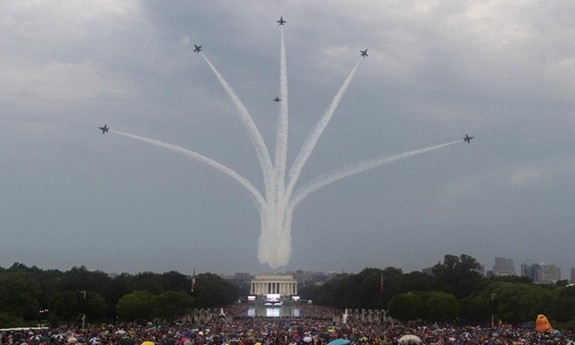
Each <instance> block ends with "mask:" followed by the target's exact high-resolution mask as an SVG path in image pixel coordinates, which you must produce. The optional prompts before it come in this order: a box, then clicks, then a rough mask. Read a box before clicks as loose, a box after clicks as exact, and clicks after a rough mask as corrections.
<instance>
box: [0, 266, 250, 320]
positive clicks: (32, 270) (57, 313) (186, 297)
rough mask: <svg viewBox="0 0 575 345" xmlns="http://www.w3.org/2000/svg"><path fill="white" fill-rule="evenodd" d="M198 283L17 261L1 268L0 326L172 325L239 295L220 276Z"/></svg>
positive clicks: (147, 274)
mask: <svg viewBox="0 0 575 345" xmlns="http://www.w3.org/2000/svg"><path fill="white" fill-rule="evenodd" d="M194 279H195V281H196V284H195V288H194V291H193V292H192V291H191V290H192V289H191V284H192V277H189V276H185V275H183V274H180V273H178V272H175V271H171V272H167V273H163V274H157V273H151V272H144V273H138V274H135V275H131V274H127V273H123V274H120V275H117V276H114V277H111V276H110V275H108V274H107V273H104V272H101V271H88V270H87V269H86V267H84V266H80V267H74V268H72V269H70V270H69V271H65V272H63V271H59V270H41V269H39V268H37V267H27V266H25V265H23V264H20V263H15V264H13V265H12V266H11V267H9V268H6V269H5V268H0V328H8V327H21V326H36V325H38V324H44V325H46V326H50V327H56V326H59V325H61V324H68V325H81V323H82V322H90V323H94V322H108V323H114V322H119V321H137V320H141V321H144V320H151V319H162V320H166V321H169V320H172V319H175V318H177V317H180V316H182V315H186V314H188V313H189V312H190V311H191V310H192V309H193V308H208V307H214V306H224V305H228V304H230V303H232V302H233V301H234V300H235V299H236V298H237V296H238V295H240V292H239V289H238V287H237V286H235V285H233V284H231V283H230V282H228V281H226V280H224V279H222V278H221V277H219V276H218V275H216V274H211V273H203V274H199V275H197V276H196V277H194Z"/></svg>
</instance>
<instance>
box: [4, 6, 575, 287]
mask: <svg viewBox="0 0 575 345" xmlns="http://www.w3.org/2000/svg"><path fill="white" fill-rule="evenodd" d="M250 4H251V6H242V5H241V4H239V3H237V4H236V3H229V2H225V1H218V0H216V1H197V2H187V1H173V2H170V3H169V5H166V4H165V3H155V2H139V1H123V2H115V1H106V0H101V1H71V0H70V1H44V2H34V3H32V4H24V3H22V2H19V1H15V0H14V1H12V0H11V1H6V2H3V3H1V4H0V10H1V12H2V13H3V15H2V17H1V18H2V19H0V25H1V27H2V29H3V30H1V31H0V36H1V37H2V39H0V42H1V43H0V44H1V45H2V48H3V49H2V50H0V66H2V70H3V71H4V73H3V76H2V78H0V87H1V90H2V92H1V93H0V111H1V113H2V116H1V117H0V118H1V119H2V120H1V123H2V125H1V126H0V131H1V135H0V143H2V146H1V147H2V154H1V155H0V157H1V158H0V166H2V168H3V169H2V170H3V173H2V174H1V175H0V176H1V177H0V186H1V188H2V190H1V191H2V194H1V195H2V201H3V202H2V206H3V207H2V208H1V210H2V211H0V212H2V213H1V214H0V219H1V220H0V228H1V229H2V244H0V266H1V267H9V266H10V265H12V264H13V263H14V262H21V263H23V264H25V265H28V266H37V267H40V268H45V269H51V268H54V269H62V270H66V269H69V268H71V267H74V266H81V265H83V266H86V267H87V269H89V270H101V271H104V272H109V273H113V272H116V273H121V272H128V273H138V272H144V271H152V272H167V271H171V270H175V271H178V272H181V273H183V274H190V273H191V272H192V270H193V269H195V270H196V272H197V273H202V272H213V273H222V274H231V273H234V272H250V273H256V272H268V271H274V269H270V268H269V266H267V265H266V264H262V263H260V262H259V261H258V248H257V244H258V237H259V235H260V214H259V213H258V210H257V209H256V207H254V203H253V200H252V199H251V198H250V196H249V193H246V191H245V189H244V188H242V187H241V186H240V185H239V184H238V183H237V182H236V181H234V180H232V179H231V178H229V177H228V176H226V175H225V174H222V173H221V172H218V171H217V170H215V169H213V168H212V167H210V166H208V165H206V164H203V163H201V162H198V161H197V160H193V159H188V158H186V157H183V156H181V155H179V154H177V153H175V152H170V151H169V150H166V149H162V148H160V147H154V146H150V145H147V144H145V143H141V142H139V141H137V140H133V139H130V138H127V137H125V136H121V135H117V133H107V134H105V135H102V133H101V131H99V130H98V129H97V127H98V126H102V125H104V124H107V125H108V126H110V131H120V132H126V133H131V134H134V135H138V136H141V137H144V138H151V139H154V140H159V141H161V142H165V143H170V144H173V145H177V146H180V147H183V148H186V149H188V150H193V151H195V152H198V153H201V154H202V155H205V156H206V157H209V158H211V159H214V160H215V161H217V162H221V163H222V164H225V165H226V166H228V167H230V168H232V169H233V170H234V171H237V172H238V173H239V174H240V175H241V176H243V177H245V178H246V179H247V180H249V181H250V182H251V183H253V184H254V187H255V188H257V189H259V190H260V191H262V190H263V189H264V184H263V180H264V179H263V178H262V170H261V169H260V165H259V162H258V157H257V155H256V152H255V150H254V148H253V146H252V144H251V142H250V137H249V135H248V133H247V132H246V130H245V129H244V127H243V125H242V123H241V121H240V120H239V117H238V115H237V106H235V105H234V104H233V102H230V99H229V98H228V95H227V94H226V92H225V91H224V90H223V89H222V86H221V85H220V83H219V82H218V80H217V78H216V77H215V76H214V74H213V72H212V71H211V70H210V67H209V66H208V64H206V61H204V59H203V58H202V57H201V55H200V54H195V53H194V52H193V49H194V43H195V44H198V45H202V47H203V48H202V53H203V54H205V56H206V57H207V58H208V59H209V60H210V61H211V63H213V65H214V66H215V68H217V70H218V71H219V72H220V73H221V74H222V76H223V78H225V80H226V81H227V82H228V83H229V85H230V87H231V88H233V90H234V91H235V92H236V93H237V95H238V97H239V99H240V100H241V102H242V103H243V104H244V105H245V107H246V108H247V110H248V111H249V113H250V114H251V116H252V117H253V120H254V123H255V125H257V127H258V129H259V131H260V132H261V134H262V137H263V141H264V142H265V144H266V145H267V147H268V149H269V151H270V152H271V153H272V157H273V153H274V150H275V144H276V138H275V134H276V129H277V127H276V125H277V124H276V122H277V119H278V109H279V107H280V106H281V102H274V101H273V99H274V98H275V97H277V96H279V95H280V26H278V25H277V23H276V21H277V20H278V19H279V18H280V16H282V17H283V19H285V20H286V21H287V23H286V24H285V26H283V29H284V35H285V48H286V60H287V84H288V90H289V141H288V143H287V145H288V146H287V166H288V167H289V166H290V165H291V164H292V162H293V161H294V159H296V155H297V152H298V151H299V150H300V147H301V145H302V144H303V143H304V140H305V138H306V137H307V136H308V134H309V133H310V132H311V131H312V130H313V128H314V126H315V125H316V123H317V121H318V120H319V119H320V118H321V116H322V114H324V113H325V112H326V109H328V107H329V106H330V103H331V102H332V100H333V98H334V96H335V95H336V93H337V92H338V90H339V88H340V87H341V86H342V84H343V83H344V81H345V79H346V77H348V75H349V74H350V72H351V71H352V69H353V68H354V66H355V65H356V63H357V61H358V59H359V58H360V55H359V52H360V50H364V49H366V48H367V49H368V54H369V56H368V57H366V58H365V59H363V60H362V61H361V64H360V65H359V66H358V68H357V71H355V75H354V76H353V80H351V82H350V85H349V87H348V89H347V91H346V93H345V95H344V96H343V97H342V99H341V103H339V105H338V107H337V109H336V111H335V112H334V114H333V118H332V119H331V122H330V123H329V125H328V126H327V127H326V129H325V132H324V133H323V134H322V136H321V138H320V139H319V141H318V143H317V146H316V147H315V150H314V151H313V152H312V154H311V156H310V157H309V160H308V162H307V163H306V165H305V167H304V168H303V170H302V173H301V179H300V181H301V184H299V185H298V186H301V185H303V184H304V183H305V182H306V181H309V180H311V179H313V178H314V177H316V176H319V175H321V174H322V173H325V172H327V171H330V170H332V169H334V168H338V167H341V166H346V165H348V164H351V163H354V162H357V161H365V160H370V159H372V158H373V157H384V156H394V155H397V154H401V153H405V152H409V151H412V150H418V149H421V148H426V147H430V146H434V145H439V144H443V143H448V142H451V141H455V140H462V137H463V135H465V134H469V135H471V136H474V137H475V139H473V140H472V141H471V143H470V144H467V143H463V142H461V143H460V144H459V143H458V144H455V145H450V146H447V147H444V148H441V149H438V150H435V151H431V152H425V153H423V154H421V155H418V156H414V157H411V158H408V159H405V160H401V161H397V162H394V163H392V164H389V165H386V166H382V167H378V168H374V169H371V170H369V171H365V172H362V173H360V174H357V175H354V176H349V177H346V178H345V179H342V180H339V181H337V182H335V183H333V184H330V185H329V186H326V187H325V188H322V189H321V190H318V191H316V192H314V193H313V194H311V195H309V197H307V198H306V199H305V200H302V201H301V203H300V205H299V206H298V207H297V208H296V209H295V211H294V214H293V224H291V242H292V249H291V256H290V259H289V263H288V264H287V265H286V266H282V267H279V268H277V269H276V270H275V271H279V272H284V271H287V270H297V269H304V270H309V271H326V272H327V271H341V270H344V271H346V272H359V271H360V270H361V269H363V268H366V267H377V268H385V267H390V266H391V267H397V268H401V269H402V270H403V271H404V272H410V271H414V270H421V269H423V268H425V267H429V266H432V265H434V264H436V263H437V262H439V261H442V260H443V256H444V255H445V254H451V255H457V256H459V255H461V254H466V255H470V256H472V257H474V258H476V259H477V260H478V261H479V262H480V263H481V264H483V265H484V266H485V267H486V269H489V268H491V266H492V265H493V263H494V258H495V257H508V258H512V259H513V261H514V263H515V266H516V272H517V270H518V268H519V266H520V264H521V263H523V262H525V261H528V260H532V261H535V262H555V263H556V264H557V265H558V266H560V267H561V270H562V278H563V279H569V269H570V268H571V267H575V260H574V259H573V256H572V255H571V253H570V251H571V244H572V243H575V232H574V231H572V230H573V224H575V215H574V214H573V211H572V210H573V209H575V207H574V206H575V198H574V195H575V193H574V192H575V184H574V183H573V182H572V181H573V177H574V175H575V151H574V150H573V148H574V147H575V136H574V135H573V128H575V117H573V115H572V113H573V102H574V100H575V97H573V96H574V93H575V91H574V90H575V88H574V87H573V85H572V84H573V83H574V82H575V81H574V80H575V78H573V77H575V73H574V72H575V51H574V50H575V45H574V44H573V43H575V23H573V22H572V20H570V17H569V13H571V11H572V10H575V3H574V4H571V3H568V2H567V3H566V2H551V3H548V2H547V3H543V2H539V1H527V2H522V3H500V2H497V1H491V2H483V3H476V2H473V1H470V0H469V1H458V2H453V1H446V0H443V1H442V0H440V1H434V2H426V1H416V2H412V3H397V2H392V1H380V2H368V1H359V2H354V3H349V2H346V1H333V2H332V3H330V6H322V5H321V4H320V3H309V2H305V1H290V2H289V3H288V2H283V1H272V2H269V1H252V2H250ZM280 98H281V97H280Z"/></svg>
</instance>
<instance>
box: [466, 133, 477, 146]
mask: <svg viewBox="0 0 575 345" xmlns="http://www.w3.org/2000/svg"><path fill="white" fill-rule="evenodd" d="M473 138H475V137H470V136H469V135H467V134H465V136H464V137H463V141H465V142H466V143H468V144H471V139H473Z"/></svg>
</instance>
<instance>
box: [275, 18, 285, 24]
mask: <svg viewBox="0 0 575 345" xmlns="http://www.w3.org/2000/svg"><path fill="white" fill-rule="evenodd" d="M277 23H278V24H279V25H284V24H285V23H287V21H285V20H284V17H280V20H278V21H277Z"/></svg>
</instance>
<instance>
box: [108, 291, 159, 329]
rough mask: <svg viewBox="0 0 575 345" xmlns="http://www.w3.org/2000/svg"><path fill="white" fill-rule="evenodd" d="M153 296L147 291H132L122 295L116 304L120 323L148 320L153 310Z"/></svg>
mask: <svg viewBox="0 0 575 345" xmlns="http://www.w3.org/2000/svg"><path fill="white" fill-rule="evenodd" d="M153 300H154V295H153V294H152V293H151V292H149V291H141V290H138V291H134V292H132V293H129V294H126V295H124V297H122V298H120V300H119V301H118V304H116V312H117V313H118V317H119V318H120V320H121V321H136V320H148V319H150V318H151V316H152V310H153V308H154V303H153Z"/></svg>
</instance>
